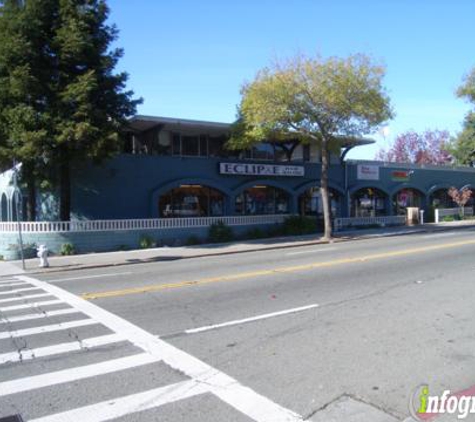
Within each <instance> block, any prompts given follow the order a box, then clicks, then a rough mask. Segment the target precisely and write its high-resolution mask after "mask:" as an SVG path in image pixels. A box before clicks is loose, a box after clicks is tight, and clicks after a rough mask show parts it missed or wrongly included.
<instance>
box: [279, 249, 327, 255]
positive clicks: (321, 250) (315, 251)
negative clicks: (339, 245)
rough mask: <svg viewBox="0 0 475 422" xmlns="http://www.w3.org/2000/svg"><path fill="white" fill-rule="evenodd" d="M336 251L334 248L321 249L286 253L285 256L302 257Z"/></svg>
mask: <svg viewBox="0 0 475 422" xmlns="http://www.w3.org/2000/svg"><path fill="white" fill-rule="evenodd" d="M334 250H336V248H321V249H312V250H311V251H298V252H288V253H286V254H285V255H288V256H292V255H304V254H312V253H317V252H331V251H334Z"/></svg>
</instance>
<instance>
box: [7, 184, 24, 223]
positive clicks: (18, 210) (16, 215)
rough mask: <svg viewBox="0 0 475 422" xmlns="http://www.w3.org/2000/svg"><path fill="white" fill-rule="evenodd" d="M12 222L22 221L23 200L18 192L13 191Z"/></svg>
mask: <svg viewBox="0 0 475 422" xmlns="http://www.w3.org/2000/svg"><path fill="white" fill-rule="evenodd" d="M10 205H11V207H12V214H11V215H12V221H18V220H23V218H22V215H23V198H22V196H21V193H20V192H19V191H14V192H13V195H12V199H11V204H10Z"/></svg>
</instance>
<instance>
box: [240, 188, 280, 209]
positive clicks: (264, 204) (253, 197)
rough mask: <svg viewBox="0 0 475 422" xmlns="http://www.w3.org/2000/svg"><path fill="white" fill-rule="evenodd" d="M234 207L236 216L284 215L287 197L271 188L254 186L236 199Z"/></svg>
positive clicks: (276, 189)
mask: <svg viewBox="0 0 475 422" xmlns="http://www.w3.org/2000/svg"><path fill="white" fill-rule="evenodd" d="M235 207H236V208H235V209H236V212H237V213H238V214H246V215H256V214H286V213H288V212H289V196H288V195H287V193H286V192H285V191H283V190H282V189H278V188H274V187H272V186H254V187H252V188H250V189H247V190H245V191H244V192H243V193H241V194H240V195H238V196H237V197H236V203H235Z"/></svg>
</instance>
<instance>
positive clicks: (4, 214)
mask: <svg viewBox="0 0 475 422" xmlns="http://www.w3.org/2000/svg"><path fill="white" fill-rule="evenodd" d="M0 201H1V203H0V218H1V220H2V221H8V201H7V195H5V194H4V193H3V194H2V198H1V200H0Z"/></svg>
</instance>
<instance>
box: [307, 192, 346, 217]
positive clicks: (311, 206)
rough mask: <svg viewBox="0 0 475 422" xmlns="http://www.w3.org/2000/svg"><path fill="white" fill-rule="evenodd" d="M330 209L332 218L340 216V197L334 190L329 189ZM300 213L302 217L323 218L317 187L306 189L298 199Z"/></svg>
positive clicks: (320, 198) (320, 197)
mask: <svg viewBox="0 0 475 422" xmlns="http://www.w3.org/2000/svg"><path fill="white" fill-rule="evenodd" d="M328 196H329V198H330V209H331V214H332V218H336V217H338V216H339V215H340V203H341V196H340V195H339V193H338V192H337V191H335V190H334V189H329V192H328ZM299 205H300V213H301V214H302V215H315V216H318V217H321V218H323V205H322V196H321V193H320V188H319V187H313V188H310V189H308V190H307V191H306V192H305V193H303V194H302V195H300V198H299Z"/></svg>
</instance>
